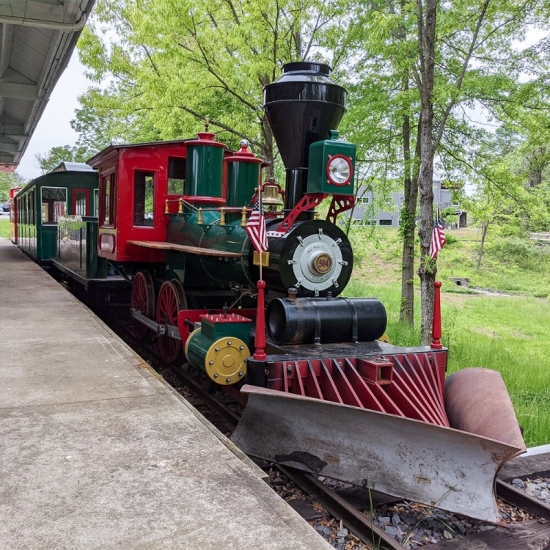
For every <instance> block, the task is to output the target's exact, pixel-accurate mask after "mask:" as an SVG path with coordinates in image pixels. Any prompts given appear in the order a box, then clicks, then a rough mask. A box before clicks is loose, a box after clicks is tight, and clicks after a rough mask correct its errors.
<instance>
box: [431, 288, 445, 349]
mask: <svg viewBox="0 0 550 550" xmlns="http://www.w3.org/2000/svg"><path fill="white" fill-rule="evenodd" d="M434 287H435V295H434V316H433V322H432V343H431V344H430V347H431V348H433V349H441V348H442V347H443V346H442V345H441V281H435V283H434Z"/></svg>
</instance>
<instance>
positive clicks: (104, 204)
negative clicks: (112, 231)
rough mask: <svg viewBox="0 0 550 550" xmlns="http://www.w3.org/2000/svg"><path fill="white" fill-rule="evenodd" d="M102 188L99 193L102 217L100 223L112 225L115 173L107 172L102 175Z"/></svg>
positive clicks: (113, 218) (113, 221) (113, 220)
mask: <svg viewBox="0 0 550 550" xmlns="http://www.w3.org/2000/svg"><path fill="white" fill-rule="evenodd" d="M102 184H103V185H102V189H103V194H102V195H101V204H100V213H101V216H102V219H101V220H100V223H101V225H114V223H115V211H114V207H115V175H114V174H109V175H108V176H103V177H102Z"/></svg>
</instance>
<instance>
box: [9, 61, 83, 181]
mask: <svg viewBox="0 0 550 550" xmlns="http://www.w3.org/2000/svg"><path fill="white" fill-rule="evenodd" d="M91 85H92V83H91V82H90V81H89V80H86V77H85V76H84V67H83V66H82V65H81V63H80V61H79V60H78V53H77V51H76V50H75V51H74V52H73V55H72V57H71V60H70V62H69V64H68V66H67V68H66V69H65V71H64V72H63V74H62V75H61V78H60V79H59V80H58V82H57V84H56V85H55V88H54V90H53V92H52V95H51V97H50V101H49V103H48V105H46V108H45V109H44V113H43V114H42V117H41V119H40V121H39V122H38V125H37V127H36V130H35V131H34V134H33V136H32V138H31V140H30V143H29V145H28V147H27V150H26V151H25V154H24V155H23V159H22V160H21V162H20V163H19V166H18V168H17V172H18V173H19V174H21V175H22V176H23V177H24V178H36V177H37V176H40V175H41V174H42V172H41V171H40V169H39V168H38V162H37V160H36V158H35V154H36V153H40V154H44V153H47V152H48V151H49V150H50V149H51V148H52V147H57V146H61V145H74V144H75V142H76V139H77V135H76V133H75V132H74V131H73V129H72V128H71V125H70V121H71V119H73V118H74V116H75V110H76V108H77V107H78V105H79V104H78V96H80V95H82V94H83V93H84V92H85V91H86V90H87V89H88V88H89V87H90V86H91Z"/></svg>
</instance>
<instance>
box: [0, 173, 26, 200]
mask: <svg viewBox="0 0 550 550" xmlns="http://www.w3.org/2000/svg"><path fill="white" fill-rule="evenodd" d="M26 183H27V180H25V178H23V177H22V176H20V175H19V174H18V173H17V172H0V202H2V203H3V202H7V200H8V199H9V198H10V189H11V188H12V187H23V186H24V185H25V184H26Z"/></svg>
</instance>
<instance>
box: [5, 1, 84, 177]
mask: <svg viewBox="0 0 550 550" xmlns="http://www.w3.org/2000/svg"><path fill="white" fill-rule="evenodd" d="M94 2H95V0H0V171H4V172H12V171H13V170H15V169H16V168H17V165H18V164H19V162H20V160H21V157H22V156H23V153H24V152H25V149H26V148H27V145H28V143H29V141H30V138H31V136H32V133H33V132H34V129H35V128H36V125H37V124H38V121H39V120H40V117H41V115H42V113H43V111H44V108H45V107H46V104H47V103H48V99H49V97H50V95H51V93H52V90H53V88H54V86H55V84H56V82H57V81H58V79H59V77H60V76H61V73H62V72H63V70H64V69H65V67H66V66H67V63H68V62H69V59H70V57H71V54H72V52H73V50H74V47H75V45H76V41H77V40H78V37H79V35H80V32H81V31H82V29H83V28H84V25H85V24H86V21H87V19H88V16H89V14H90V11H91V10H92V7H93V4H94Z"/></svg>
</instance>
